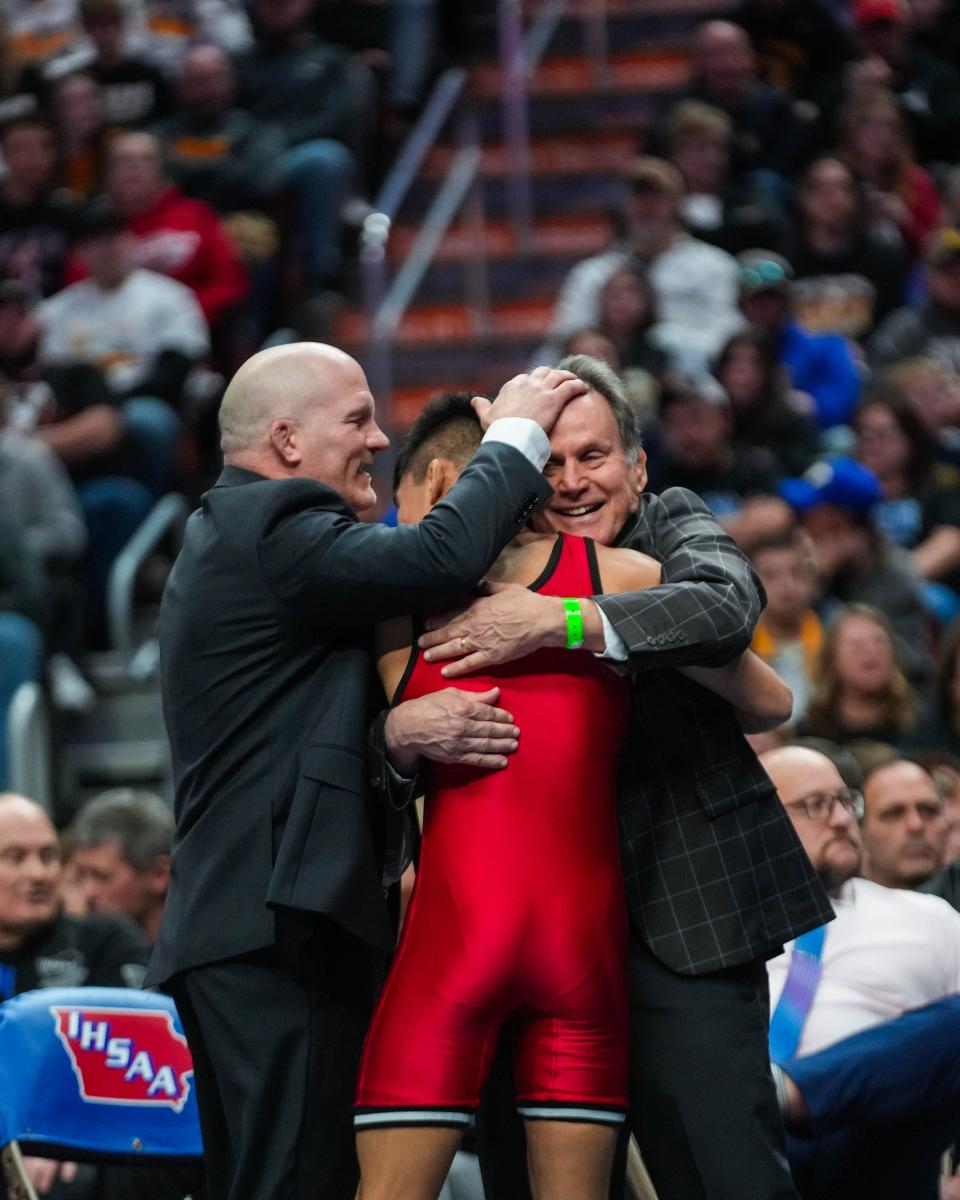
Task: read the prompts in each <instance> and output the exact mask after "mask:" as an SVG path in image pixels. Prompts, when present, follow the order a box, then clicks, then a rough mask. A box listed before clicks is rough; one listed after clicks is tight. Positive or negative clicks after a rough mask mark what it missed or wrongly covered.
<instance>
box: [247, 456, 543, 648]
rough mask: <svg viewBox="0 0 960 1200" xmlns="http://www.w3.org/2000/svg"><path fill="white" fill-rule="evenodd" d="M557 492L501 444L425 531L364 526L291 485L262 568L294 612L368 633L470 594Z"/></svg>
mask: <svg viewBox="0 0 960 1200" xmlns="http://www.w3.org/2000/svg"><path fill="white" fill-rule="evenodd" d="M549 494H550V486H549V484H548V483H547V482H546V480H545V479H544V477H543V475H541V473H540V472H539V471H538V470H536V468H535V467H534V466H533V465H532V464H531V463H530V461H529V460H528V459H527V458H525V457H524V455H523V454H521V452H520V451H519V450H517V449H515V448H514V447H512V446H508V445H505V444H503V443H495V442H494V443H487V444H486V445H483V446H481V447H480V449H479V450H478V451H477V453H476V454H475V455H474V456H473V458H472V459H471V461H470V463H469V464H468V466H467V468H466V469H465V470H464V472H463V474H462V475H461V477H460V479H459V480H458V482H457V484H456V485H455V487H453V488H452V489H451V491H450V493H449V495H448V496H447V497H445V499H444V500H442V501H441V502H440V503H439V504H437V505H436V506H435V507H434V508H433V510H432V511H431V512H430V513H428V514H427V516H426V517H424V519H423V520H422V521H421V522H420V523H419V524H418V525H404V526H399V527H398V528H395V529H393V528H388V527H387V526H385V525H381V524H363V523H361V522H358V521H357V520H356V518H355V517H354V516H353V514H352V511H351V510H350V509H349V508H348V507H347V506H346V504H345V503H344V502H343V501H342V499H341V498H340V497H338V496H337V494H336V493H335V492H332V491H330V489H328V488H321V489H318V485H316V484H315V483H313V482H312V481H309V480H293V481H290V483H289V484H288V485H287V486H285V487H284V488H283V489H282V491H278V493H277V500H276V501H275V504H274V507H273V509H272V511H271V512H270V513H269V514H268V516H267V519H266V520H265V523H264V528H263V530H262V532H261V535H260V541H259V546H258V553H259V558H260V564H261V567H262V570H263V572H264V576H265V578H266V581H267V584H268V586H269V587H270V588H271V590H272V592H273V594H274V596H275V597H276V599H277V600H278V601H279V602H280V604H281V605H282V606H283V607H285V608H286V609H287V610H288V611H289V612H290V613H291V615H293V616H295V617H297V618H298V619H302V620H305V621H308V622H309V623H311V624H318V625H322V626H324V627H326V628H331V627H334V628H337V627H339V628H355V627H358V626H368V625H371V624H372V623H374V622H375V621H382V620H386V619H387V618H389V617H394V616H399V615H401V614H403V613H410V612H416V611H418V610H420V609H424V608H435V607H437V606H438V605H440V604H449V603H450V602H452V601H453V600H455V599H457V598H458V597H459V596H462V595H463V593H464V592H465V591H466V590H467V589H468V588H470V587H472V586H473V585H474V584H476V583H477V582H478V580H480V579H481V578H482V576H483V573H484V572H485V571H486V570H487V568H488V567H489V566H490V565H491V563H493V561H494V559H495V558H496V557H497V555H498V554H499V553H500V551H501V549H502V548H503V546H504V545H506V543H507V542H508V541H509V540H510V539H511V538H512V537H513V536H514V535H515V534H516V533H517V531H518V530H519V529H520V528H521V527H522V526H523V525H524V523H525V522H526V520H527V518H528V517H529V516H530V514H531V513H532V512H533V511H534V509H535V508H537V507H538V506H539V505H540V504H542V503H543V501H544V500H545V499H546V498H547V496H548V495H549ZM324 497H325V498H324Z"/></svg>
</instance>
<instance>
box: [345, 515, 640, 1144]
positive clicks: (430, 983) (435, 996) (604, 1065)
mask: <svg viewBox="0 0 960 1200" xmlns="http://www.w3.org/2000/svg"><path fill="white" fill-rule="evenodd" d="M598 576H599V572H598V570H597V565H596V552H595V549H594V544H593V542H591V541H584V540H583V539H581V538H576V537H564V536H560V537H558V539H557V542H556V545H555V547H554V549H553V553H552V554H551V557H550V561H549V563H548V564H547V567H546V569H545V570H544V572H543V574H542V575H541V577H540V578H539V579H538V580H537V581H536V583H534V584H533V585H531V586H532V587H533V589H534V590H536V591H540V592H543V593H545V594H547V595H551V596H589V595H595V594H597V593H598V592H600V591H601V585H600V580H599V577H598ZM415 646H416V644H415V643H414V649H413V651H412V652H411V659H410V663H409V664H408V667H407V670H406V672H405V675H404V678H403V680H402V681H401V683H400V686H399V687H398V689H397V694H396V696H395V697H394V703H397V702H399V701H400V700H401V699H413V698H415V697H418V696H422V695H425V694H427V693H429V692H433V691H439V690H440V689H442V688H444V687H447V686H448V683H447V680H446V679H444V677H443V676H442V675H441V674H440V668H441V666H442V664H441V663H427V662H425V661H424V660H423V658H422V656H420V655H419V654H418V653H417V651H416V648H415ZM494 685H498V686H499V687H500V689H501V695H500V701H499V703H500V705H501V706H502V707H503V708H505V709H507V710H508V711H509V712H511V713H512V714H513V719H514V722H515V723H516V724H517V725H518V726H519V727H520V729H521V735H520V741H519V748H518V750H517V751H516V753H515V754H514V755H513V756H512V757H511V759H510V765H509V767H508V768H507V769H506V770H502V771H493V772H490V771H480V770H478V769H475V768H470V767H463V766H446V765H441V764H437V763H431V764H430V775H429V778H428V785H427V803H426V813H425V821H424V831H423V844H422V849H421V857H420V863H419V867H418V872H417V880H416V884H415V887H414V891H413V897H412V899H411V902H410V907H409V909H408V912H407V917H406V922H405V924H404V928H403V933H402V935H401V938H400V944H399V948H398V950H397V955H396V959H395V961H394V963H393V966H392V968H391V970H390V973H389V975H388V977H387V983H386V987H385V989H384V992H383V996H382V997H381V1000H380V1004H379V1006H378V1008H377V1011H376V1013H375V1015H374V1018H373V1023H372V1025H371V1027H370V1030H369V1032H368V1034H367V1040H366V1044H365V1046H364V1052H363V1059H362V1061H361V1065H360V1074H359V1080H358V1085H357V1100H356V1110H355V1117H354V1122H355V1124H356V1126H357V1128H358V1129H369V1128H376V1127H383V1126H389V1125H418V1124H419V1125H454V1126H458V1125H466V1124H467V1123H468V1122H469V1120H470V1117H471V1115H472V1113H473V1112H474V1111H475V1110H476V1108H477V1104H478V1102H479V1096H480V1088H481V1085H482V1084H483V1082H484V1080H485V1078H486V1076H487V1074H488V1071H489V1067H490V1061H491V1057H492V1055H493V1051H494V1046H495V1044H496V1041H497V1035H498V1033H499V1031H500V1028H501V1026H502V1025H503V1023H504V1022H505V1021H506V1020H507V1019H508V1018H512V1019H513V1022H514V1026H515V1028H516V1030H517V1034H516V1045H515V1074H516V1085H517V1099H518V1107H519V1109H520V1112H521V1113H522V1114H523V1116H524V1117H526V1118H528V1119H537V1118H540V1119H550V1120H575V1121H593V1122H601V1123H604V1124H618V1123H619V1122H620V1121H622V1120H623V1116H624V1112H625V1110H626V1107H627V1060H628V1053H627V1051H628V1042H627V1039H628V1032H627V1029H628V1014H627V980H626V965H625V964H626V941H627V916H626V906H625V902H624V895H623V882H622V873H621V866H620V855H619V849H618V844H617V830H616V817H615V807H614V784H615V778H616V772H617V762H618V759H619V756H620V744H621V741H622V739H623V736H624V733H625V730H626V726H627V703H628V689H627V684H626V681H625V680H624V679H623V678H621V677H620V676H619V675H617V674H615V672H614V671H613V670H611V668H610V667H609V666H605V665H604V664H603V663H601V662H599V661H598V660H597V659H596V658H595V657H594V656H593V655H592V654H571V653H569V652H568V651H565V650H541V651H538V652H537V653H536V654H533V655H530V656H529V657H528V658H524V659H523V660H521V661H520V662H516V663H509V664H506V665H505V666H502V667H497V668H496V673H495V674H489V675H472V676H469V677H468V678H466V679H464V680H462V681H458V686H462V687H465V688H471V689H475V690H477V691H485V690H486V689H488V688H490V687H492V686H494Z"/></svg>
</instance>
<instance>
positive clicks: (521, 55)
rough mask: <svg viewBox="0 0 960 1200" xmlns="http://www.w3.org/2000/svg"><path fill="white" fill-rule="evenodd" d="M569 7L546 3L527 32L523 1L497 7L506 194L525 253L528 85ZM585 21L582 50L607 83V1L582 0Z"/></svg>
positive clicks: (556, 0) (503, 0)
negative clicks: (524, 29) (505, 148)
mask: <svg viewBox="0 0 960 1200" xmlns="http://www.w3.org/2000/svg"><path fill="white" fill-rule="evenodd" d="M569 7H570V4H569V0H543V2H542V4H541V6H540V9H539V11H538V12H537V14H536V16H535V17H534V18H533V20H532V21H531V22H530V28H529V29H528V31H527V32H526V34H524V32H523V10H522V3H521V0H500V2H499V4H498V7H497V36H498V41H499V45H500V67H501V73H502V76H503V103H502V116H503V140H504V144H505V145H506V147H507V155H508V159H509V163H510V171H509V176H508V179H507V195H508V201H509V206H510V217H511V221H512V223H513V227H514V230H515V232H516V235H517V242H518V244H519V246H520V249H521V250H523V251H526V250H529V249H530V245H531V230H532V227H533V192H532V187H531V181H530V130H529V106H530V97H529V88H528V84H529V81H530V80H531V79H532V78H533V76H534V74H535V72H536V69H537V67H538V66H539V64H540V62H541V60H542V58H543V56H544V54H545V53H546V51H547V47H548V46H549V44H550V42H551V41H552V39H553V36H554V34H555V33H556V31H557V28H558V27H559V25H560V21H561V20H562V18H563V17H564V15H565V14H566V12H567V10H568V9H569ZM581 20H582V24H583V44H584V51H585V53H586V55H587V57H588V58H589V60H590V63H591V67H592V70H593V76H594V79H595V80H596V81H597V82H598V83H601V82H605V81H606V80H607V79H608V78H609V74H610V70H609V38H608V33H607V8H606V0H583V6H582V16H581Z"/></svg>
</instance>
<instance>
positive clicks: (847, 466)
mask: <svg viewBox="0 0 960 1200" xmlns="http://www.w3.org/2000/svg"><path fill="white" fill-rule="evenodd" d="M779 490H780V495H781V496H782V497H783V499H784V500H786V502H787V503H788V504H789V505H790V507H791V508H795V509H797V510H799V511H800V512H803V511H804V510H805V509H808V508H815V507H816V505H818V504H833V505H836V507H837V508H845V509H846V510H847V511H848V512H854V513H868V512H869V511H870V510H871V509H872V508H873V506H874V505H875V504H877V503H878V501H880V500H882V499H883V489H882V488H881V486H880V481H879V480H878V479H877V477H876V475H874V473H873V472H872V471H869V470H867V468H866V467H864V466H862V465H861V464H860V463H858V462H855V461H854V460H853V459H852V458H828V459H825V460H824V461H823V462H816V463H814V464H813V466H812V467H810V468H809V469H808V470H807V471H806V472H805V473H804V474H803V475H801V476H800V478H799V479H785V480H784V481H783V482H782V483H781V484H780V489H779Z"/></svg>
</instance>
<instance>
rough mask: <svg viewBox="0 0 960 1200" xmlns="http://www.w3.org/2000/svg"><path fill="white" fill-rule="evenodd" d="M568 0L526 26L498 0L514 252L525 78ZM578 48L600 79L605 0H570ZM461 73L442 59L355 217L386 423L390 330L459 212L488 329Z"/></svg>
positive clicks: (522, 171)
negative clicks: (392, 252) (416, 201)
mask: <svg viewBox="0 0 960 1200" xmlns="http://www.w3.org/2000/svg"><path fill="white" fill-rule="evenodd" d="M573 7H574V4H573V3H572V0H542V3H540V5H539V8H538V9H537V10H536V12H535V13H534V15H533V17H532V19H531V21H530V23H529V28H528V29H527V30H526V32H525V31H524V20H523V7H522V3H521V0H499V3H498V6H497V38H498V45H499V55H500V66H501V76H502V93H501V94H502V99H501V119H502V128H503V140H504V143H505V146H506V150H507V162H508V169H507V179H506V185H507V204H508V209H509V214H510V220H511V224H512V225H513V228H514V232H515V235H516V239H517V245H518V247H519V250H520V252H521V253H525V252H528V251H529V250H530V248H531V237H532V226H533V197H532V188H531V179H530V133H529V116H528V112H529V81H530V79H531V78H532V77H533V75H534V73H535V72H536V69H537V66H538V65H539V63H540V61H541V59H542V57H543V55H544V53H545V52H546V50H547V48H548V46H549V45H550V43H551V41H552V40H553V37H554V34H555V33H556V31H557V28H558V26H559V24H560V22H561V20H562V19H563V17H564V16H566V15H567V12H568V10H571V9H572V8H573ZM575 8H576V11H577V13H578V14H579V16H580V19H581V23H582V40H583V53H584V54H585V56H586V57H587V59H588V61H589V62H590V64H591V69H592V72H593V75H594V78H595V80H596V81H597V83H598V84H601V83H603V82H604V80H605V79H606V78H607V77H608V73H609V55H608V33H607V4H606V0H576V4H575ZM467 82H468V74H467V72H466V71H465V70H464V69H463V68H460V67H454V68H450V69H449V70H447V71H445V72H444V74H443V75H441V77H440V78H439V79H438V80H437V82H436V84H435V85H434V88H433V91H432V92H431V94H430V97H429V99H428V101H427V103H426V105H425V107H424V111H423V113H422V114H421V116H420V119H419V120H418V121H417V124H416V125H415V126H414V128H413V130H412V132H411V133H410V135H409V137H408V138H407V141H406V143H405V144H404V146H403V148H402V150H401V152H400V154H399V156H398V158H397V161H396V163H395V164H394V166H393V168H392V169H391V171H390V174H389V175H388V177H387V179H386V180H385V181H384V184H383V186H382V187H381V189H380V192H379V194H378V195H377V197H376V200H375V201H374V205H373V211H372V212H371V213H370V214H369V215H368V216H367V218H366V219H365V221H364V223H363V230H362V233H361V237H360V281H361V291H362V297H363V307H364V310H365V314H366V345H365V354H364V358H365V362H364V365H365V367H366V371H367V378H368V379H369V381H370V386H371V388H372V390H373V394H374V395H375V396H376V397H377V403H378V406H379V414H378V419H379V420H380V422H381V424H382V425H383V426H384V427H385V428H386V429H387V430H390V429H392V426H393V422H392V420H391V415H392V414H391V398H392V392H393V374H394V371H393V347H394V341H395V338H396V333H397V329H398V327H399V325H400V322H401V321H402V320H403V317H404V315H405V314H406V312H407V309H408V308H409V306H410V303H411V302H412V300H413V298H414V296H415V295H416V293H417V290H418V289H419V287H420V285H421V283H422V282H423V278H424V276H425V275H426V273H427V270H428V269H429V267H430V265H431V263H432V262H433V260H434V258H435V256H436V253H437V250H438V248H439V247H440V244H441V242H442V241H443V238H444V235H445V234H446V232H447V230H448V229H449V228H450V226H451V224H452V223H453V221H454V220H455V219H456V218H457V216H458V215H459V214H461V213H462V215H463V221H464V225H465V233H466V234H467V238H466V241H467V245H468V246H469V251H468V253H467V254H466V256H465V258H464V300H465V303H466V306H467V310H468V312H469V314H470V318H471V321H472V324H473V328H474V330H475V332H476V333H478V334H484V333H487V332H489V330H490V291H489V282H488V271H487V249H486V237H485V219H484V203H483V190H482V180H481V166H482V150H481V146H480V133H479V124H478V121H477V116H476V113H475V111H474V110H473V108H472V107H471V105H470V103H469V97H468V96H467V94H466V92H467ZM451 122H453V123H454V127H455V130H456V133H455V139H456V142H457V145H458V150H457V153H456V154H455V155H454V156H453V157H452V159H451V162H450V165H449V167H448V168H447V171H446V173H445V175H444V177H443V179H442V181H441V182H440V185H439V187H438V189H437V193H436V195H435V197H434V199H433V201H432V203H431V204H430V206H429V208H428V210H427V212H426V215H425V216H424V217H423V219H422V221H421V222H420V228H419V230H418V233H417V236H416V237H415V239H414V242H413V245H412V246H411V248H410V251H409V253H408V254H407V255H406V258H405V260H404V262H403V263H402V264H401V265H400V266H399V268H398V270H397V272H396V274H395V275H394V277H393V279H392V280H391V279H390V261H389V242H390V235H391V231H392V228H393V225H394V223H395V221H396V219H397V215H398V213H399V212H400V209H401V207H402V205H403V203H404V201H405V200H406V198H407V196H408V195H409V192H410V189H411V187H412V186H413V184H414V182H415V181H416V179H417V177H418V175H419V173H420V171H421V169H422V168H423V166H424V164H425V162H426V160H427V157H428V155H429V154H430V152H431V150H432V149H433V148H434V146H435V145H436V144H437V142H438V140H439V138H440V135H441V134H442V133H443V131H444V129H446V128H447V127H448V124H449V123H451Z"/></svg>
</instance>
